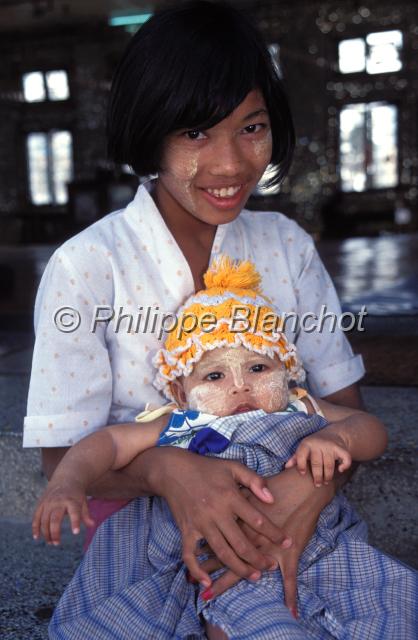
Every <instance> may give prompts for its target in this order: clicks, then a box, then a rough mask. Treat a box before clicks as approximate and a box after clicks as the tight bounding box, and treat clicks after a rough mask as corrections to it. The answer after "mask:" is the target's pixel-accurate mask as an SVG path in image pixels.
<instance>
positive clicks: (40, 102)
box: [21, 67, 72, 105]
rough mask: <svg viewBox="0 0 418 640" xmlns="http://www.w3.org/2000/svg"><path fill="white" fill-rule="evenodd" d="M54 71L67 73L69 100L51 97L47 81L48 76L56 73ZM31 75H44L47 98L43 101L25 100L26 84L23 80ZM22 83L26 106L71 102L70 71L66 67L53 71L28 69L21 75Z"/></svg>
mask: <svg viewBox="0 0 418 640" xmlns="http://www.w3.org/2000/svg"><path fill="white" fill-rule="evenodd" d="M54 71H63V72H64V73H65V75H66V76H67V86H68V96H67V98H60V99H59V100H54V99H53V98H51V97H50V92H49V89H48V83H47V79H46V76H47V74H48V73H51V72H54ZM30 73H40V74H41V75H42V84H43V87H44V92H45V98H44V99H43V100H33V101H32V100H27V99H26V98H25V87H24V82H23V78H24V76H26V75H29V74H30ZM21 83H22V94H23V102H24V104H25V105H33V104H46V103H48V104H51V103H52V104H57V103H60V102H61V103H67V102H69V100H71V96H72V93H71V84H70V74H69V73H68V69H66V68H65V67H60V68H57V67H56V68H53V69H39V68H38V69H27V70H25V71H23V72H22V73H21Z"/></svg>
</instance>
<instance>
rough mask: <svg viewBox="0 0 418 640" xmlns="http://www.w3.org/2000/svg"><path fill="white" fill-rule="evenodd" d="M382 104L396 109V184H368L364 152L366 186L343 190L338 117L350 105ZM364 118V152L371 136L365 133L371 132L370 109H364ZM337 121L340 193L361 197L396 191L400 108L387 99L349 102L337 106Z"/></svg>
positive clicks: (398, 177)
mask: <svg viewBox="0 0 418 640" xmlns="http://www.w3.org/2000/svg"><path fill="white" fill-rule="evenodd" d="M379 102H380V103H382V104H384V105H385V106H391V107H395V109H396V143H395V146H396V149H397V159H396V183H395V184H394V185H391V186H384V187H376V186H373V185H371V184H370V176H371V174H370V173H368V171H367V167H368V166H369V165H368V164H367V153H366V152H365V154H364V155H365V159H366V165H365V167H364V170H365V176H366V186H365V188H364V189H363V190H362V191H356V190H355V189H349V190H345V189H343V187H342V178H341V168H342V162H341V124H340V116H341V112H342V111H343V109H345V108H346V107H348V106H351V105H357V104H363V105H366V106H367V105H371V104H374V103H379ZM365 118H366V122H365V125H366V126H365V127H364V132H365V137H363V144H364V148H365V150H366V148H367V144H368V143H370V144H371V135H372V134H370V138H368V137H367V131H368V129H370V130H371V126H370V121H371V109H366V113H365ZM337 121H338V126H337V131H338V135H337V175H338V189H339V191H340V193H342V194H345V195H347V196H350V195H353V194H354V195H358V196H361V195H363V194H366V193H382V192H384V191H387V190H391V189H398V188H399V186H400V184H401V172H400V168H401V152H400V146H399V145H400V139H401V136H400V125H401V118H400V107H399V104H398V103H397V102H396V101H395V100H388V99H380V100H379V99H375V100H369V101H364V100H350V102H345V103H344V104H341V105H339V108H338V113H337Z"/></svg>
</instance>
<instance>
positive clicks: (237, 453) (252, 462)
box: [34, 259, 418, 640]
mask: <svg viewBox="0 0 418 640" xmlns="http://www.w3.org/2000/svg"><path fill="white" fill-rule="evenodd" d="M259 281H260V278H259V276H258V274H257V273H256V271H255V270H254V269H253V268H252V265H251V264H249V263H241V264H239V265H232V263H231V262H230V261H229V260H227V259H223V260H221V261H219V262H218V263H217V264H215V265H214V266H213V267H212V269H211V270H210V271H209V272H208V273H207V274H206V276H205V284H206V287H207V288H206V289H205V290H203V291H200V292H198V293H197V294H194V295H193V296H192V297H191V298H189V299H188V300H187V301H186V302H185V304H184V306H182V308H181V309H180V312H179V318H178V319H179V326H180V327H183V326H185V323H184V322H183V320H184V319H185V318H188V319H192V320H193V319H194V318H196V319H197V322H194V323H193V322H192V323H191V326H190V328H189V329H188V330H182V331H181V333H180V334H179V333H178V332H177V333H176V331H172V332H171V333H170V334H169V336H168V338H167V340H166V343H165V348H164V349H162V350H161V351H160V352H159V353H158V354H157V356H156V358H155V364H156V365H157V366H158V374H157V378H156V386H157V388H160V389H162V390H163V392H164V394H165V395H166V397H168V398H169V399H173V398H174V399H175V400H176V404H177V406H180V407H182V409H183V410H182V411H179V410H178V409H177V410H174V411H173V406H176V405H173V404H169V405H166V406H165V407H163V408H162V409H159V410H158V411H157V412H156V411H154V412H152V411H151V412H145V415H142V416H140V418H139V421H140V422H143V421H144V419H145V420H146V421H147V422H146V423H145V424H140V425H139V426H137V425H129V424H127V425H116V426H113V427H108V428H107V429H105V430H101V431H100V432H98V433H96V434H93V435H91V436H88V437H87V438H85V439H83V440H81V441H80V442H79V443H78V444H77V445H75V446H74V447H73V448H72V449H71V450H70V451H69V452H68V453H67V454H66V456H65V457H64V458H63V460H62V461H61V463H60V464H59V465H58V467H57V469H56V471H55V472H54V474H53V476H52V479H51V481H50V483H49V485H48V488H47V490H46V492H45V494H44V496H43V497H42V498H41V500H40V503H39V505H38V508H37V511H36V514H35V517H34V533H35V535H36V536H38V535H39V527H40V522H41V521H42V528H43V530H44V531H45V533H46V535H47V537H48V539H52V541H53V542H58V539H59V528H60V524H61V519H62V516H63V514H64V513H65V512H68V513H69V515H70V518H71V522H72V526H73V530H75V531H77V530H78V527H79V525H80V518H81V517H82V518H83V519H84V521H85V522H86V523H87V524H89V520H90V518H89V515H88V508H87V503H86V491H87V487H88V486H89V485H90V484H91V483H92V482H94V481H95V480H96V479H97V478H98V477H100V475H102V474H103V473H105V472H106V471H107V470H108V469H110V468H112V469H119V468H121V467H123V466H125V465H126V464H128V463H129V462H130V461H131V460H132V458H134V457H135V456H136V455H137V454H138V453H139V452H141V451H143V450H144V449H145V448H147V447H151V446H154V445H155V444H157V445H160V446H164V445H166V446H167V445H174V446H179V447H183V448H188V449H189V450H191V451H195V452H197V453H199V454H203V455H211V456H222V457H223V456H225V457H228V458H232V459H236V460H240V461H241V462H242V463H244V464H246V465H248V466H250V467H252V468H254V469H256V470H257V471H258V472H259V473H262V474H263V475H271V474H274V473H278V472H280V471H281V470H282V469H283V467H284V466H285V465H286V466H290V465H292V464H294V463H296V464H297V466H298V468H299V470H300V472H301V473H306V467H307V462H308V460H309V461H310V466H311V469H312V475H313V479H314V482H315V484H317V485H320V484H321V482H322V479H323V478H324V480H325V481H326V482H327V481H329V480H330V479H331V478H332V477H333V475H334V469H335V466H336V463H338V469H339V471H343V470H345V469H347V468H348V467H349V466H350V464H351V460H352V459H353V460H357V461H361V460H369V459H372V458H374V457H376V456H378V455H380V454H381V453H383V451H384V449H385V445H386V434H385V430H384V427H383V425H382V424H381V423H380V422H379V421H378V420H377V419H376V418H373V417H372V416H370V415H368V414H366V413H364V412H360V411H355V410H352V409H347V408H344V407H339V406H335V405H332V404H330V403H327V402H325V401H321V400H318V401H316V400H314V399H313V398H311V397H310V396H308V395H306V396H305V397H303V394H302V400H300V399H298V396H299V397H300V394H298V393H295V391H293V393H292V395H293V396H294V398H293V400H292V401H290V402H289V390H288V382H289V380H295V381H297V380H299V381H300V380H301V379H302V378H303V371H302V368H301V365H300V363H299V360H298V357H297V354H296V351H295V349H294V346H293V345H291V344H289V343H288V341H287V339H286V337H285V336H284V334H283V332H282V331H281V326H282V325H281V323H280V318H279V316H277V314H276V313H275V311H274V310H273V309H272V308H271V307H270V305H269V301H267V300H266V299H265V298H264V297H263V296H262V294H261V292H260V290H259ZM237 308H238V309H239V317H241V318H248V319H249V321H250V325H251V329H250V330H248V329H247V327H246V321H244V320H239V319H238V318H236V317H235V316H236V315H237V314H236V310H237ZM209 316H210V317H211V318H212V323H211V326H208V324H209V323H208V320H209ZM205 318H206V321H205V320H204V319H205ZM189 325H190V322H189ZM190 409H192V410H190ZM321 409H322V410H323V412H324V413H323V414H322V412H321ZM316 411H319V412H320V414H321V415H325V418H328V419H331V420H333V421H334V423H333V424H332V425H328V426H327V422H326V420H325V419H323V418H321V417H320V416H319V415H318V414H317V413H316ZM147 413H148V415H147ZM168 413H171V418H170V420H169V422H168V425H167V426H166V423H167V414H168ZM155 414H157V416H158V417H157V418H155V419H152V418H153V416H154V415H155ZM161 414H162V415H161ZM164 427H165V428H164ZM138 516H139V517H138ZM109 540H112V546H111V547H110V545H109V544H108V541H109ZM115 543H116V544H115ZM290 544H291V541H288V542H287V545H285V546H289V545H290ZM201 552H202V550H201ZM107 554H110V555H109V557H108V558H107ZM104 558H105V559H106V558H107V559H108V560H109V562H108V563H105V564H104V565H103V566H101V563H102V562H103V559H104ZM278 559H279V561H280V556H279V558H278ZM274 561H275V558H274V557H273V558H272V563H273V565H274V566H276V564H275V562H274ZM121 572H122V573H121ZM327 576H328V577H327ZM371 576H374V578H372V577H371ZM256 577H259V576H253V578H256ZM330 581H331V582H330ZM331 584H334V585H336V584H340V585H341V584H344V589H343V590H341V589H336V593H334V592H332V593H330V585H331ZM394 588H396V592H397V593H396V594H395V593H394ZM298 589H299V615H300V617H299V620H298V622H297V623H296V622H295V621H294V620H292V618H291V617H290V614H289V612H288V611H287V609H286V607H285V605H284V602H283V600H284V597H283V596H284V594H283V584H282V578H281V573H280V571H279V570H278V569H276V570H275V571H273V570H272V571H270V572H269V573H268V574H265V575H264V576H263V577H262V578H261V579H260V580H258V582H257V584H256V585H254V584H251V583H245V582H240V583H238V585H237V586H236V587H234V588H231V589H229V590H228V591H227V592H226V593H225V594H224V595H222V596H219V597H218V598H214V597H213V596H214V593H213V592H211V590H210V589H206V590H202V591H201V592H200V596H201V598H200V600H199V599H198V600H196V595H197V594H198V588H197V586H193V585H192V584H190V583H188V582H187V580H186V573H185V567H184V564H183V562H182V558H181V539H180V533H179V531H178V529H177V527H176V526H175V523H174V521H173V518H172V516H171V514H170V512H169V510H168V508H167V504H166V503H165V501H164V500H161V499H152V498H138V499H137V500H136V501H134V502H132V503H131V504H130V505H129V506H127V507H125V509H123V511H122V512H120V513H119V514H117V515H116V516H113V518H111V519H110V521H109V522H108V523H107V525H103V527H102V528H101V529H99V531H98V533H97V534H96V537H95V539H94V541H93V543H92V545H91V548H90V550H89V552H88V554H87V557H86V558H85V559H84V561H83V562H82V565H81V567H80V569H79V570H78V572H77V574H76V576H75V577H74V579H73V582H72V583H71V584H70V586H69V587H68V590H67V591H66V593H65V594H64V596H63V598H62V600H61V602H60V603H59V605H58V607H57V609H56V612H55V614H54V617H53V620H52V622H51V627H50V637H51V638H68V639H69V638H72V639H75V638H82V637H93V636H94V635H95V634H94V631H95V630H98V629H99V628H100V630H101V632H100V637H101V638H109V639H110V638H127V639H128V638H133V637H141V638H145V637H152V638H174V637H176V638H186V637H187V638H189V637H196V638H197V637H204V635H203V634H204V632H205V626H206V625H204V624H202V623H203V622H204V621H206V622H208V623H209V625H208V629H207V631H208V633H209V637H228V638H237V637H243V635H245V634H247V635H248V636H249V637H251V638H264V637H269V638H282V637H286V638H289V639H290V638H302V637H307V634H309V637H312V638H328V637H337V638H340V637H350V638H355V637H362V638H364V637H367V638H370V639H373V638H376V640H382V639H383V638H391V639H392V638H393V637H394V634H395V633H396V634H398V636H399V637H402V638H411V640H412V638H413V637H414V633H415V631H416V628H415V631H414V617H415V615H416V611H414V608H413V606H412V604H411V599H413V598H416V597H417V596H418V575H416V574H415V572H413V571H412V570H409V569H407V568H406V567H404V566H403V565H401V564H400V563H398V562H396V561H395V560H392V559H390V558H388V557H387V556H385V555H384V554H382V553H380V552H378V551H376V550H374V549H372V548H371V547H369V546H368V545H367V544H366V531H365V525H364V523H362V522H361V521H360V520H359V518H358V516H357V515H356V514H355V512H354V511H353V509H352V508H351V507H350V505H349V504H348V503H347V501H346V500H345V499H344V498H343V497H342V496H340V495H338V496H337V497H336V498H334V500H333V501H332V502H331V503H330V505H328V507H327V508H326V509H325V510H324V511H323V513H322V514H321V518H320V521H319V523H318V526H317V528H316V531H315V532H314V535H313V536H312V538H311V540H310V543H309V545H308V548H307V549H306V551H305V553H304V554H303V556H302V558H301V563H300V567H299V572H298ZM208 601H210V604H209V605H208V604H207V602H208ZM313 602H314V604H313ZM365 603H367V605H366V606H365ZM371 607H372V609H373V610H372V612H370V608H371ZM250 608H251V610H252V614H253V615H252V619H251V620H248V617H247V616H246V615H245V613H246V612H247V611H248V610H249V609H250ZM128 611H129V612H130V613H131V618H130V624H129V626H126V625H124V623H123V622H122V624H121V622H120V617H121V614H122V618H123V615H124V614H125V613H127V612H128ZM262 612H263V616H264V619H263V620H262V619H261V618H260V615H261V613H262ZM292 613H293V616H294V618H296V617H297V614H296V610H295V609H293V611H292ZM199 614H202V616H203V618H202V621H200V620H199ZM383 623H384V627H385V628H383ZM275 626H276V630H274V628H275ZM214 627H215V629H216V628H218V629H219V628H220V629H222V632H221V633H222V635H219V633H217V632H216V631H214ZM267 629H270V630H269V631H268V635H266V634H267ZM284 629H286V631H284ZM214 633H215V634H216V633H217V635H213V634H214ZM224 633H226V636H225V635H224ZM329 634H331V636H330V635H329Z"/></svg>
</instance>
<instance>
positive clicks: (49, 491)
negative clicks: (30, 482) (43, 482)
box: [32, 480, 94, 545]
mask: <svg viewBox="0 0 418 640" xmlns="http://www.w3.org/2000/svg"><path fill="white" fill-rule="evenodd" d="M66 513H67V514H68V517H69V518H70V522H71V529H72V532H73V533H75V534H77V533H79V532H80V524H81V522H84V524H85V525H86V526H87V527H92V526H93V525H94V520H93V518H92V517H91V516H90V513H89V509H88V506H87V499H86V495H85V492H84V489H83V488H82V487H81V486H80V485H78V484H77V483H76V482H74V481H68V482H59V481H57V482H54V481H53V480H52V481H51V482H50V483H49V484H48V486H47V488H46V489H45V491H44V493H43V495H42V496H41V498H40V499H39V501H38V504H37V506H36V510H35V514H34V516H33V520H32V534H33V537H34V539H35V540H37V539H38V538H39V536H40V533H42V535H43V536H44V538H45V540H46V542H48V544H51V543H52V544H54V545H58V544H59V543H60V535H61V523H62V520H63V518H64V516H65V514H66Z"/></svg>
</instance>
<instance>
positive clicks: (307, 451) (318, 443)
mask: <svg viewBox="0 0 418 640" xmlns="http://www.w3.org/2000/svg"><path fill="white" fill-rule="evenodd" d="M308 460H309V461H310V465H311V471H312V477H313V481H314V484H315V486H316V487H320V486H322V482H324V483H325V484H328V482H329V481H330V480H332V478H333V477H334V471H335V463H336V462H337V463H338V471H340V472H343V471H347V469H349V468H350V467H351V462H352V459H351V455H350V452H349V450H348V446H347V444H346V443H345V442H344V440H343V438H342V437H341V436H339V435H337V434H334V433H329V432H326V429H323V430H322V431H318V432H317V433H313V434H312V435H310V436H308V437H306V438H304V439H303V440H302V442H301V443H300V444H299V446H298V448H297V449H296V451H295V453H294V455H293V456H292V457H291V458H289V460H288V461H287V462H286V464H285V468H286V469H290V468H291V467H294V466H296V467H297V468H298V470H299V473H301V474H302V475H305V474H306V469H307V464H308Z"/></svg>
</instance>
